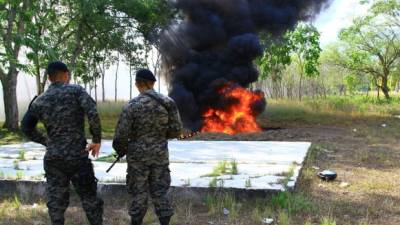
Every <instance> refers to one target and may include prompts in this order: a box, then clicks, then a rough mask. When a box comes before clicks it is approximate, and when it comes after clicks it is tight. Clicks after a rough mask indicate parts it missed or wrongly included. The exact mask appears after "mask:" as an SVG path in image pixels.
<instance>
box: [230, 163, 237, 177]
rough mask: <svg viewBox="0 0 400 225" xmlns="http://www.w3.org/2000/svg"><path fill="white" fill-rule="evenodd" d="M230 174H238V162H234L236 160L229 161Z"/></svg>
mask: <svg viewBox="0 0 400 225" xmlns="http://www.w3.org/2000/svg"><path fill="white" fill-rule="evenodd" d="M230 174H232V175H238V174H239V170H238V163H237V162H236V160H233V161H231V172H230Z"/></svg>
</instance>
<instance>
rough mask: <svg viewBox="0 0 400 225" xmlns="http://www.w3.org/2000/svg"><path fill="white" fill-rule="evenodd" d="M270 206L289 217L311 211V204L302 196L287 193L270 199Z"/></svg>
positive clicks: (281, 193)
mask: <svg viewBox="0 0 400 225" xmlns="http://www.w3.org/2000/svg"><path fill="white" fill-rule="evenodd" d="M271 204H272V206H273V207H274V208H278V209H282V210H286V211H287V212H288V214H289V215H292V214H295V213H298V212H301V211H311V210H312V204H311V203H310V202H309V201H308V200H307V199H306V198H305V197H304V196H303V195H301V194H293V193H291V192H288V191H284V192H280V193H279V194H277V195H274V196H273V197H272V198H271Z"/></svg>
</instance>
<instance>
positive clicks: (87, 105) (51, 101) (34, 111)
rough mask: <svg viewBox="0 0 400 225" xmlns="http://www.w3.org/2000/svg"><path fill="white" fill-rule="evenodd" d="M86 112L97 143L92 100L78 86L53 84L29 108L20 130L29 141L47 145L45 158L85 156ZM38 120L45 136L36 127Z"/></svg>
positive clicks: (96, 118) (97, 123)
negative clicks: (41, 124)
mask: <svg viewBox="0 0 400 225" xmlns="http://www.w3.org/2000/svg"><path fill="white" fill-rule="evenodd" d="M85 115H87V117H88V121H89V126H90V132H91V134H92V135H93V140H92V141H93V143H100V142H101V125H100V118H99V115H98V113H97V109H96V103H95V101H94V100H93V99H92V98H91V97H90V96H89V95H88V93H87V92H86V91H85V89H83V88H82V87H81V86H78V85H69V84H62V83H53V84H51V85H50V87H49V88H48V90H47V91H46V92H45V93H43V94H42V95H40V96H39V97H38V98H37V99H36V100H35V101H34V102H33V103H32V104H31V106H30V107H29V109H28V112H27V113H26V114H25V116H24V119H23V121H22V131H23V132H24V134H25V135H26V136H27V137H28V138H30V139H31V140H32V141H34V142H38V143H40V144H43V145H45V146H46V147H47V152H46V155H45V159H65V160H73V159H79V158H84V157H87V156H88V152H87V151H86V150H85V148H86V145H87V142H86V137H85ZM39 121H41V122H42V123H43V124H44V127H45V128H46V131H47V136H45V135H44V134H42V133H40V132H39V131H38V130H37V129H36V126H37V123H38V122H39Z"/></svg>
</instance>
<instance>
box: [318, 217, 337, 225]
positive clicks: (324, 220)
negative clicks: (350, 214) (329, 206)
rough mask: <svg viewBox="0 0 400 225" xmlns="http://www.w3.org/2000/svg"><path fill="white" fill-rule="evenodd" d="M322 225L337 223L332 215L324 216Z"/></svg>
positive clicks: (334, 224)
mask: <svg viewBox="0 0 400 225" xmlns="http://www.w3.org/2000/svg"><path fill="white" fill-rule="evenodd" d="M321 225H336V221H335V220H334V219H333V218H330V217H324V218H322V219H321Z"/></svg>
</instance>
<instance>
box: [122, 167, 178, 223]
mask: <svg viewBox="0 0 400 225" xmlns="http://www.w3.org/2000/svg"><path fill="white" fill-rule="evenodd" d="M126 182H127V188H128V192H129V194H131V196H132V198H133V199H132V203H131V205H130V208H129V215H130V216H131V218H132V220H134V221H142V220H143V218H144V216H145V214H146V212H147V208H148V199H149V195H150V197H151V200H152V203H153V204H154V208H155V210H156V214H157V216H158V217H159V218H163V217H171V216H172V215H173V214H174V212H173V209H172V207H171V204H170V201H169V200H168V198H167V193H168V190H169V187H170V185H171V175H170V170H169V168H168V165H163V166H162V165H145V163H141V162H135V163H129V164H128V175H127V179H126Z"/></svg>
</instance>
